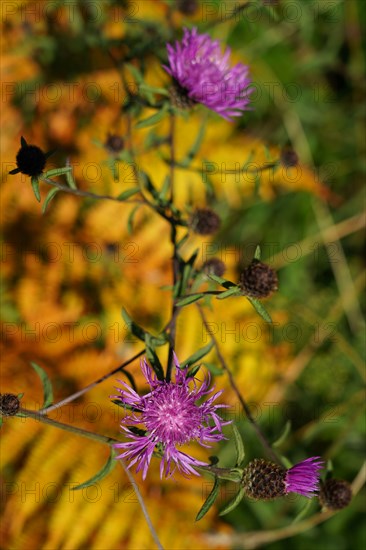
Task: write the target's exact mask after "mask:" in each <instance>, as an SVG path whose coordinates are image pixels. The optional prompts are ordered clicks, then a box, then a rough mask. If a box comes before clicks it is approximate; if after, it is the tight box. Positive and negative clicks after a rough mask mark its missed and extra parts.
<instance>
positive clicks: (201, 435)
mask: <svg viewBox="0 0 366 550" xmlns="http://www.w3.org/2000/svg"><path fill="white" fill-rule="evenodd" d="M174 363H175V367H176V369H175V382H172V381H171V382H167V381H165V380H163V381H161V380H158V379H157V378H156V376H155V375H154V374H153V372H152V370H151V368H150V367H149V365H148V364H147V363H146V360H145V359H144V360H143V361H141V370H142V372H143V375H144V376H145V379H146V381H147V382H148V384H149V386H150V389H151V391H150V392H149V393H147V394H146V395H143V396H139V395H138V394H137V393H136V392H135V391H134V390H133V389H132V388H131V387H129V386H128V385H127V384H126V383H125V382H123V381H121V380H119V382H120V383H121V384H122V386H123V389H120V388H117V390H118V392H119V394H120V395H117V396H111V397H112V398H116V399H120V400H121V401H122V403H124V404H125V405H126V406H127V407H130V408H131V409H132V411H131V412H130V413H129V414H128V415H127V416H126V417H125V418H124V419H123V420H122V422H121V429H122V430H123V431H124V432H125V434H126V436H127V437H128V438H129V439H130V440H131V441H128V442H126V443H116V444H115V445H114V447H115V448H118V449H124V452H123V453H122V454H121V455H119V456H118V457H117V458H123V459H127V460H128V461H129V465H128V467H129V468H130V467H131V466H133V465H134V464H137V468H136V472H139V471H140V470H142V478H143V479H145V478H146V474H147V470H148V468H149V464H150V460H151V457H152V455H153V452H154V450H155V448H156V447H157V449H156V450H157V451H158V452H160V453H161V454H162V460H161V464H160V477H163V474H164V473H165V476H166V477H168V476H171V475H173V473H174V471H175V469H176V468H177V469H178V470H179V471H180V472H181V473H182V474H183V475H187V476H188V475H189V474H195V475H199V474H198V473H197V472H196V470H195V469H194V468H195V467H196V466H207V465H208V464H207V463H206V462H202V461H200V460H197V459H195V458H193V457H192V456H190V455H187V454H186V453H183V452H182V451H179V450H178V449H177V447H179V446H180V445H183V444H185V443H189V442H190V441H193V440H196V441H198V443H199V444H200V445H202V446H203V447H210V446H211V445H210V444H212V443H216V442H217V441H221V440H222V439H225V437H224V435H223V433H222V427H223V426H224V425H226V424H230V422H231V421H223V420H222V419H221V418H220V417H219V416H218V414H217V412H216V411H217V409H220V408H223V407H227V406H228V405H220V404H214V401H216V399H217V398H218V397H219V396H220V395H221V394H222V391H218V392H216V393H214V394H213V395H211V396H210V397H209V398H208V399H206V400H205V401H202V402H201V404H198V403H197V402H198V401H199V400H201V399H202V398H203V397H204V396H206V395H208V394H210V393H212V392H213V391H214V389H215V388H214V387H213V388H209V385H210V376H207V377H206V378H205V379H204V380H203V382H202V383H201V385H200V387H198V386H197V383H196V380H195V378H194V377H193V376H187V368H186V369H182V368H180V365H179V362H178V359H177V357H176V355H175V354H174ZM137 425H140V426H141V425H144V427H145V429H146V431H145V432H144V431H143V430H141V428H140V431H141V434H140V433H139V432H138V431H136V427H137ZM129 426H130V427H132V428H133V427H135V431H133V430H131V429H130V427H129Z"/></svg>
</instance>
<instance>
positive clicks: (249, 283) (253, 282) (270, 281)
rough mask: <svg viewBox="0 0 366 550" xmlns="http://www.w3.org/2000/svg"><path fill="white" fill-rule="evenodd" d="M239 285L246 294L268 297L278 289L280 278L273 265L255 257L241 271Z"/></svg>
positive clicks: (255, 296)
mask: <svg viewBox="0 0 366 550" xmlns="http://www.w3.org/2000/svg"><path fill="white" fill-rule="evenodd" d="M239 285H240V287H241V289H242V291H243V294H245V295H246V296H251V297H252V298H266V297H267V296H269V295H270V294H271V292H274V291H276V290H277V289H278V278H277V274H276V272H275V271H274V269H272V267H270V266H269V265H267V264H264V263H262V262H261V261H259V260H256V259H254V260H252V263H251V264H250V265H248V267H246V268H245V269H244V270H243V272H242V273H241V275H240V282H239Z"/></svg>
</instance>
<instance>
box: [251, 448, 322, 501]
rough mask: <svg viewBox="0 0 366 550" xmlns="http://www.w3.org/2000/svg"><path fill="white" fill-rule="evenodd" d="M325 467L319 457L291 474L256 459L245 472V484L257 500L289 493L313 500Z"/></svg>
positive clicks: (309, 460)
mask: <svg viewBox="0 0 366 550" xmlns="http://www.w3.org/2000/svg"><path fill="white" fill-rule="evenodd" d="M322 466H323V461H322V460H321V459H320V457H318V456H316V457H312V458H307V459H306V460H303V461H302V462H299V464H296V465H295V466H293V467H292V468H290V469H289V470H286V468H283V467H282V466H279V465H278V464H275V463H274V462H268V461H267V460H263V459H262V458H256V459H254V460H253V461H252V462H250V463H249V464H248V466H247V467H246V468H245V470H244V473H243V479H242V484H243V487H244V489H245V493H246V495H247V496H248V497H251V498H254V499H256V500H271V499H273V498H277V497H282V496H285V495H287V494H288V493H298V494H300V495H303V496H305V497H307V498H311V497H312V496H313V495H314V494H315V493H316V492H317V491H318V484H319V470H320V469H321V468H322Z"/></svg>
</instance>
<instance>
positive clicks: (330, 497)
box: [319, 478, 352, 510]
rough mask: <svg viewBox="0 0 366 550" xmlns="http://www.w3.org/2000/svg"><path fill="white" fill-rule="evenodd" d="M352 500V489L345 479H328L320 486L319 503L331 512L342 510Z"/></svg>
mask: <svg viewBox="0 0 366 550" xmlns="http://www.w3.org/2000/svg"><path fill="white" fill-rule="evenodd" d="M351 500H352V489H351V485H350V484H349V483H348V481H345V480H343V479H333V478H331V479H327V480H326V481H324V482H322V483H321V484H320V492H319V501H320V503H321V505H322V506H324V507H325V508H329V509H330V510H341V509H342V508H345V507H346V506H348V504H349V503H350V502H351Z"/></svg>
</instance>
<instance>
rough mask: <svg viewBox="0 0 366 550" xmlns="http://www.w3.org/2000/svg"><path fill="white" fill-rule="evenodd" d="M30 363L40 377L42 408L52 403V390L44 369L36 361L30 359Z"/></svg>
mask: <svg viewBox="0 0 366 550" xmlns="http://www.w3.org/2000/svg"><path fill="white" fill-rule="evenodd" d="M31 365H32V367H33V368H34V370H35V371H36V373H37V374H38V376H39V377H40V379H41V382H42V385H43V406H42V409H46V408H47V407H49V406H50V405H52V403H53V390H52V384H51V380H50V379H49V378H48V375H47V373H46V371H44V370H43V369H42V367H40V366H39V365H37V363H33V361H31Z"/></svg>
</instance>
